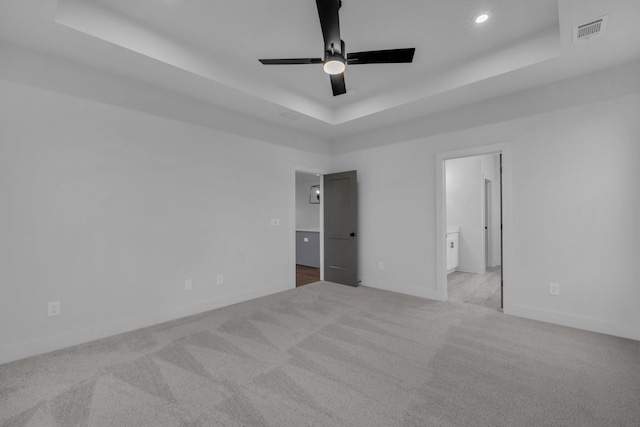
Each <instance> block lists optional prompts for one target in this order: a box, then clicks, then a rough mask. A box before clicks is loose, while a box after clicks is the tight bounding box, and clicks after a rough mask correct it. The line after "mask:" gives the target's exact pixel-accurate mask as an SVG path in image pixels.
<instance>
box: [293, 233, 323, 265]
mask: <svg viewBox="0 0 640 427" xmlns="http://www.w3.org/2000/svg"><path fill="white" fill-rule="evenodd" d="M296 264H300V265H306V266H309V267H317V268H320V232H319V231H310V230H297V231H296Z"/></svg>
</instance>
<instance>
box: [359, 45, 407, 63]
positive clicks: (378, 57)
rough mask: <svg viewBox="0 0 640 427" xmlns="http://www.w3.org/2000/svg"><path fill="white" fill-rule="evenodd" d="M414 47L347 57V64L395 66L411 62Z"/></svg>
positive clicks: (362, 53) (371, 51)
mask: <svg viewBox="0 0 640 427" xmlns="http://www.w3.org/2000/svg"><path fill="white" fill-rule="evenodd" d="M415 51H416V49H415V48H414V47H411V48H408V49H389V50H370V51H367V52H352V53H349V54H348V55H347V64H349V65H358V64H397V63H403V62H413V54H414V52H415Z"/></svg>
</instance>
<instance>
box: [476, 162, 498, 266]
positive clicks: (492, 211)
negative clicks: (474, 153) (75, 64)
mask: <svg viewBox="0 0 640 427" xmlns="http://www.w3.org/2000/svg"><path fill="white" fill-rule="evenodd" d="M480 172H481V173H482V176H481V180H482V181H483V182H484V181H485V180H489V181H490V193H491V194H490V195H489V198H488V199H490V200H489V209H488V211H489V219H488V220H487V223H488V224H489V225H490V227H489V232H490V234H491V235H490V236H489V246H490V254H489V260H488V266H490V267H494V266H497V265H500V263H501V262H502V260H501V259H500V247H501V242H500V219H501V217H500V215H501V212H500V155H499V154H491V155H486V156H480ZM482 200H485V187H484V185H483V186H482ZM482 215H483V220H482V223H483V225H484V223H485V220H484V215H485V211H484V209H483V211H482Z"/></svg>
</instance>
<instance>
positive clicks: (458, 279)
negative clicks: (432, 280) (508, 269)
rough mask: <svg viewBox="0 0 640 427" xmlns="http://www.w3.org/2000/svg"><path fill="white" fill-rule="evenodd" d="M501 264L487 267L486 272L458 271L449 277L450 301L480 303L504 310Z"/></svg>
mask: <svg viewBox="0 0 640 427" xmlns="http://www.w3.org/2000/svg"><path fill="white" fill-rule="evenodd" d="M501 276H502V268H501V267H500V266H496V267H490V268H487V271H486V272H485V273H484V274H474V273H465V272H462V271H456V272H453V273H451V274H450V275H449V276H448V277H447V290H448V294H449V301H455V302H464V303H467V304H474V305H480V306H484V307H487V308H490V309H492V310H496V311H500V312H501V311H502V308H501V292H500V279H501Z"/></svg>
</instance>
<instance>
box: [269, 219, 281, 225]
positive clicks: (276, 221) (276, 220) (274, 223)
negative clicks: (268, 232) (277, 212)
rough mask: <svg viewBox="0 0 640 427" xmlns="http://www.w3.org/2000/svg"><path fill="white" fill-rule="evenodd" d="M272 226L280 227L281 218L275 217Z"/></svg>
mask: <svg viewBox="0 0 640 427" xmlns="http://www.w3.org/2000/svg"><path fill="white" fill-rule="evenodd" d="M271 226H272V227H280V220H279V219H278V218H273V219H272V220H271Z"/></svg>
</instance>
